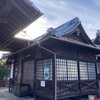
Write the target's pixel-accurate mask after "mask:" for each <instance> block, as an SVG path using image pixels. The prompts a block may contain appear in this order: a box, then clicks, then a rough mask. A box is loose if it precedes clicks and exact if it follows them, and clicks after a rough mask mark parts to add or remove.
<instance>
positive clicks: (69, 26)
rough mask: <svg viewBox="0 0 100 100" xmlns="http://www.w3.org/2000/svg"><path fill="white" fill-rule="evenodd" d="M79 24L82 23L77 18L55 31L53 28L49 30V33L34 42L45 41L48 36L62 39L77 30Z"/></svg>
mask: <svg viewBox="0 0 100 100" xmlns="http://www.w3.org/2000/svg"><path fill="white" fill-rule="evenodd" d="M79 24H81V22H80V21H79V18H78V17H75V18H74V19H72V20H70V21H68V22H66V23H65V24H63V25H61V26H59V27H57V28H55V29H54V28H52V27H51V28H49V29H48V30H47V33H45V34H43V35H41V36H40V37H38V38H36V39H35V40H34V41H35V42H39V41H40V40H41V39H43V38H44V37H46V36H47V35H50V36H56V37H61V36H63V35H65V34H68V33H71V32H72V31H73V30H75V29H76V28H77V27H78V26H79Z"/></svg>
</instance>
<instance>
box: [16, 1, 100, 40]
mask: <svg viewBox="0 0 100 100" xmlns="http://www.w3.org/2000/svg"><path fill="white" fill-rule="evenodd" d="M31 1H32V2H33V3H34V5H35V6H36V7H37V8H39V9H40V10H41V12H42V13H43V15H42V17H40V18H39V19H37V20H36V21H35V22H33V23H32V24H31V25H29V27H27V28H26V29H24V31H26V33H27V34H28V35H25V34H24V33H21V34H18V35H17V37H21V38H22V37H23V38H28V39H34V38H36V37H38V36H40V35H42V34H44V33H46V30H47V29H48V28H50V27H53V28H56V27H58V26H59V25H61V24H63V23H65V22H67V21H69V20H71V19H73V18H75V17H78V18H79V19H80V21H81V23H82V25H83V27H84V30H85V31H86V33H87V34H88V36H89V37H90V38H91V39H93V38H95V36H96V32H97V30H99V29H100V0H31Z"/></svg>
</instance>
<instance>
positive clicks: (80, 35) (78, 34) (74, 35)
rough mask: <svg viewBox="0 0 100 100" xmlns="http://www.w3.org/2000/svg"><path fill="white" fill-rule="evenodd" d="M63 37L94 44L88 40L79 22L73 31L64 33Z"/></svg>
mask: <svg viewBox="0 0 100 100" xmlns="http://www.w3.org/2000/svg"><path fill="white" fill-rule="evenodd" d="M63 37H66V38H69V39H72V40H75V41H78V42H82V43H85V44H91V45H94V44H93V42H92V41H91V40H90V38H89V37H88V35H87V34H86V33H85V31H84V29H83V27H82V25H81V24H80V25H79V26H78V27H77V28H76V29H75V30H74V31H73V32H71V33H69V34H66V35H64V36H63Z"/></svg>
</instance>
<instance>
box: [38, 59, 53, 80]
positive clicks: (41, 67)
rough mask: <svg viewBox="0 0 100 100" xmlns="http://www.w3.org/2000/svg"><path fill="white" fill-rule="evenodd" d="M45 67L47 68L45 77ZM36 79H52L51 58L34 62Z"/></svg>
mask: <svg viewBox="0 0 100 100" xmlns="http://www.w3.org/2000/svg"><path fill="white" fill-rule="evenodd" d="M45 69H48V70H47V71H48V72H47V75H48V77H47V78H46V77H45ZM36 79H38V80H52V59H46V60H41V61H37V62H36Z"/></svg>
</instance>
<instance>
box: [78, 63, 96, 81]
mask: <svg viewBox="0 0 100 100" xmlns="http://www.w3.org/2000/svg"><path fill="white" fill-rule="evenodd" d="M79 64H80V78H81V80H93V79H96V72H95V63H89V62H80V63H79Z"/></svg>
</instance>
